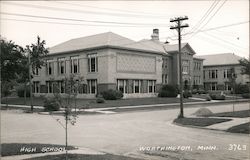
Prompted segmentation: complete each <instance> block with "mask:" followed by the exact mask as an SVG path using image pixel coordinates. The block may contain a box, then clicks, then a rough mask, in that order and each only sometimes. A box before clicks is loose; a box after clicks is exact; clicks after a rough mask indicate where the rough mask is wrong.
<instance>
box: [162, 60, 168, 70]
mask: <svg viewBox="0 0 250 160" xmlns="http://www.w3.org/2000/svg"><path fill="white" fill-rule="evenodd" d="M162 68H168V59H167V58H164V59H163V62H162Z"/></svg>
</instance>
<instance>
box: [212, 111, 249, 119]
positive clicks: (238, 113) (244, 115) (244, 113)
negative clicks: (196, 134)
mask: <svg viewBox="0 0 250 160" xmlns="http://www.w3.org/2000/svg"><path fill="white" fill-rule="evenodd" d="M210 116H213V117H235V118H247V117H250V110H242V111H234V112H223V113H214V114H212V115H210Z"/></svg>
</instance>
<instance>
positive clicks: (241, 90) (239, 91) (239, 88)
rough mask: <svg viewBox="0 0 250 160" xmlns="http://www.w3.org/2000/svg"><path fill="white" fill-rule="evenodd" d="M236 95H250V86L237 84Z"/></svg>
mask: <svg viewBox="0 0 250 160" xmlns="http://www.w3.org/2000/svg"><path fill="white" fill-rule="evenodd" d="M235 93H236V94H244V93H249V86H248V85H246V84H244V85H243V84H237V85H235Z"/></svg>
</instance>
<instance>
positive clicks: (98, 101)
mask: <svg viewBox="0 0 250 160" xmlns="http://www.w3.org/2000/svg"><path fill="white" fill-rule="evenodd" d="M104 102H105V100H104V98H103V96H102V95H97V97H96V103H104Z"/></svg>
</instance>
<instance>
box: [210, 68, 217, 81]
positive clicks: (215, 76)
mask: <svg viewBox="0 0 250 160" xmlns="http://www.w3.org/2000/svg"><path fill="white" fill-rule="evenodd" d="M209 78H210V79H216V78H218V70H217V69H216V70H209Z"/></svg>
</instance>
